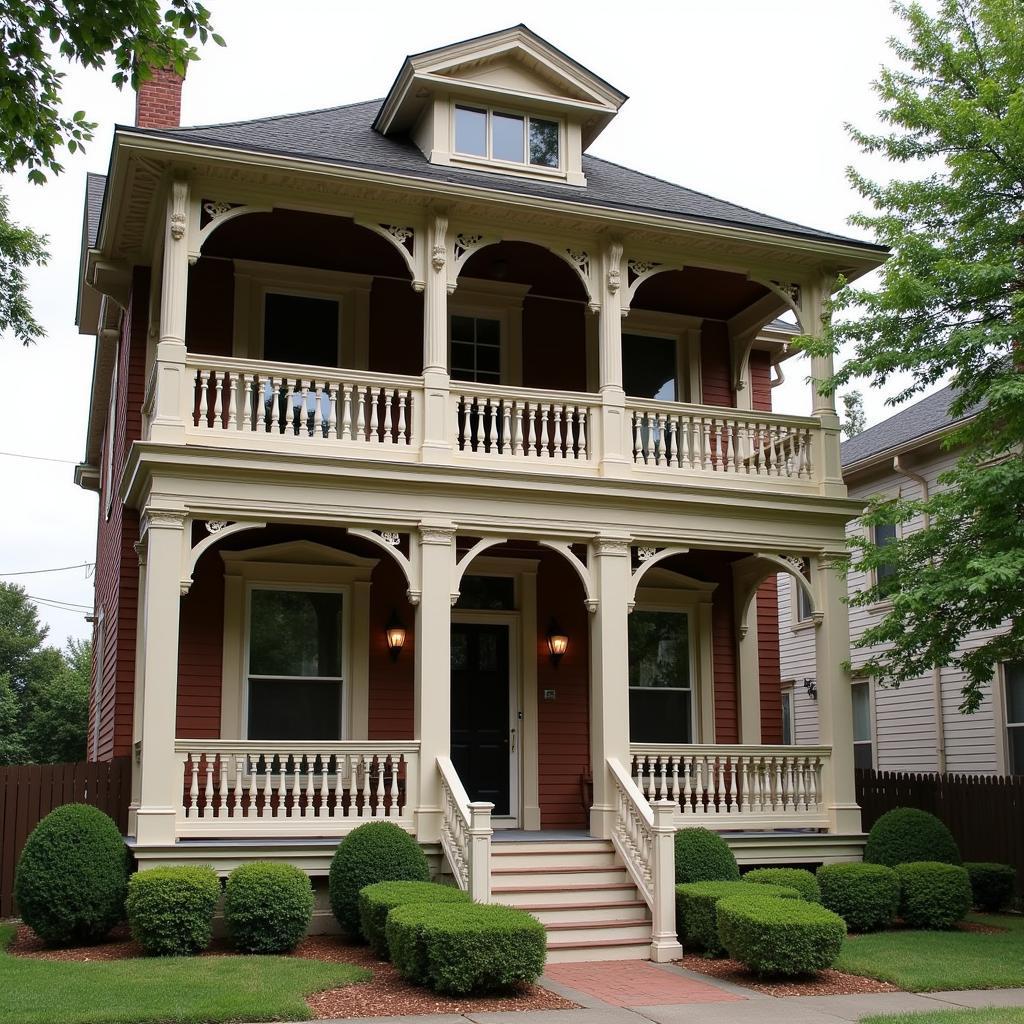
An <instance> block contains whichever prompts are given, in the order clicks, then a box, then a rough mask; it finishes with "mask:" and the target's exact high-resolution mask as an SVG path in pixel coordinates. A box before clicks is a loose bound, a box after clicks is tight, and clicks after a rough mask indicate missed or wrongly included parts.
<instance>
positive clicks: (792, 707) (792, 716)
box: [779, 682, 797, 747]
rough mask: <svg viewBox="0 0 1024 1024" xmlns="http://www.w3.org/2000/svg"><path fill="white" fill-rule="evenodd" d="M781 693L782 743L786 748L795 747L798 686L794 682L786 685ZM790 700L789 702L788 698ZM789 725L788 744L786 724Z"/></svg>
mask: <svg viewBox="0 0 1024 1024" xmlns="http://www.w3.org/2000/svg"><path fill="white" fill-rule="evenodd" d="M779 693H780V704H781V708H782V737H783V739H782V742H783V744H784V745H786V746H791V747H795V746H796V745H797V741H796V684H795V683H792V682H787V683H784V684H783V685H782V687H781V689H780V690H779ZM787 697H788V698H789V699H788V701H787V700H786V698H787ZM787 704H788V705H789V713H788V714H787V713H786V705H787ZM787 721H788V723H789V735H790V740H789V743H788V744H787V743H786V739H785V737H786V722H787Z"/></svg>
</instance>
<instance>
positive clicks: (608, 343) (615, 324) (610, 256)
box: [597, 242, 631, 476]
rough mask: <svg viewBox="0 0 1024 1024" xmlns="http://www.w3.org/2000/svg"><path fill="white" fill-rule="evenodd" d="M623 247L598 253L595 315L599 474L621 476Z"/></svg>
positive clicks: (626, 455) (624, 452)
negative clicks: (596, 311)
mask: <svg viewBox="0 0 1024 1024" xmlns="http://www.w3.org/2000/svg"><path fill="white" fill-rule="evenodd" d="M624 279H625V275H624V274H623V273H622V244H621V243H620V242H610V243H609V244H608V245H606V246H605V249H604V251H603V252H602V253H601V273H600V277H599V281H600V291H599V296H600V302H601V309H600V312H599V313H598V323H597V338H598V341H597V345H598V390H599V391H600V392H601V440H600V443H601V448H600V457H601V471H602V472H603V473H605V474H607V475H613V476H622V475H623V474H624V473H625V471H626V466H627V465H628V463H629V462H630V460H631V455H630V452H631V447H630V442H629V436H630V429H629V425H628V422H627V418H628V417H627V413H626V392H625V391H624V390H623V387H622V298H621V295H620V291H619V289H620V287H621V283H622V282H623V280H624Z"/></svg>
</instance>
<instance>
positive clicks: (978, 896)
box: [964, 861, 1017, 911]
mask: <svg viewBox="0 0 1024 1024" xmlns="http://www.w3.org/2000/svg"><path fill="white" fill-rule="evenodd" d="M964 867H965V868H967V876H968V878H970V880H971V894H972V895H973V897H974V905H975V906H976V907H977V908H978V909H979V910H990V911H991V910H1002V909H1003V907H1005V906H1006V905H1007V904H1008V903H1009V902H1010V899H1011V898H1012V896H1013V887H1014V884H1015V883H1016V881H1017V869H1016V868H1014V867H1013V866H1011V865H1010V864H989V863H986V862H984V861H974V862H973V863H965V864H964Z"/></svg>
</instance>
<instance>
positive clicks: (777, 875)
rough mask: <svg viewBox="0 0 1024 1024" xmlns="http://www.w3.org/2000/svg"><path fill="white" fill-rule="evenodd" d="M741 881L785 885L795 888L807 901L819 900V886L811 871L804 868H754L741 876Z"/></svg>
mask: <svg viewBox="0 0 1024 1024" xmlns="http://www.w3.org/2000/svg"><path fill="white" fill-rule="evenodd" d="M743 881H744V882H756V883H758V884H760V885H782V886H786V887H788V888H790V889H796V891H797V892H798V893H800V895H801V896H802V897H803V898H804V899H805V900H807V902H808V903H820V902H821V886H819V885H818V880H817V878H815V877H814V874H813V872H810V871H807V870H806V869H804V868H754V870H753V871H748V872H747V873H746V874H745V875H744V876H743Z"/></svg>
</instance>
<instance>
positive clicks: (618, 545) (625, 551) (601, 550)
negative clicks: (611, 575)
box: [593, 537, 630, 558]
mask: <svg viewBox="0 0 1024 1024" xmlns="http://www.w3.org/2000/svg"><path fill="white" fill-rule="evenodd" d="M593 544H594V553H595V554H596V555H599V556H606V555H607V556H613V557H617V558H628V557H629V553H630V543H629V538H628V537H595V538H594V541H593Z"/></svg>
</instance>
